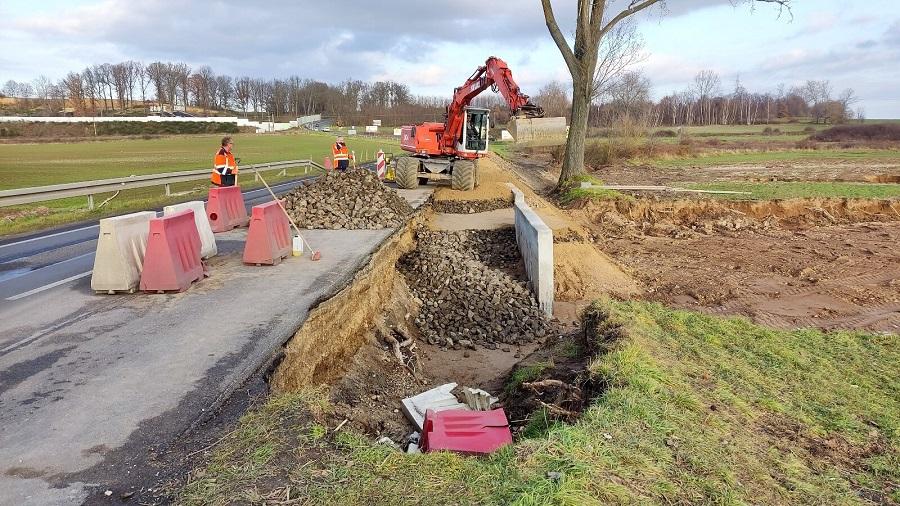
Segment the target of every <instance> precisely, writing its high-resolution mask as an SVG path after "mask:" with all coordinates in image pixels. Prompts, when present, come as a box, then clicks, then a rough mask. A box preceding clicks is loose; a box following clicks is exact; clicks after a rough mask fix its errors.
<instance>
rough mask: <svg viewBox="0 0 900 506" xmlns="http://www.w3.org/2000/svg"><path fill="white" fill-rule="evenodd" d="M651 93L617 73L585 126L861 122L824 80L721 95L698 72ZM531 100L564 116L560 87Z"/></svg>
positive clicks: (633, 77) (713, 77) (637, 79)
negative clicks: (677, 87)
mask: <svg viewBox="0 0 900 506" xmlns="http://www.w3.org/2000/svg"><path fill="white" fill-rule="evenodd" d="M651 88H652V83H651V81H650V79H649V78H648V77H647V76H646V75H644V73H643V72H642V71H640V70H632V71H624V72H622V73H620V74H619V75H618V76H617V77H616V78H615V79H612V80H611V81H610V82H609V84H608V85H607V86H605V87H604V88H603V90H602V92H600V93H597V94H596V95H595V96H594V97H593V100H592V102H591V107H590V113H589V119H588V124H589V125H590V126H592V127H610V126H615V125H620V124H623V123H630V124H640V125H644V126H648V127H661V126H671V127H678V126H704V125H752V124H763V123H771V122H773V121H796V120H807V119H808V120H811V121H813V122H815V123H835V124H837V123H845V122H847V121H850V120H864V119H865V111H864V110H863V109H861V108H859V109H856V110H854V109H853V106H854V104H856V103H857V101H858V99H857V97H856V94H855V93H854V91H853V90H852V89H849V88H848V89H845V90H843V91H841V92H840V93H837V94H836V93H835V92H834V89H833V86H832V85H831V83H830V82H829V81H827V80H809V81H806V82H805V83H803V84H800V85H796V86H790V87H788V86H786V85H784V84H779V85H778V86H777V87H776V88H775V90H773V91H766V92H755V91H750V90H748V89H747V88H746V87H745V86H744V85H743V84H742V82H741V80H740V77H738V78H736V79H735V82H734V85H733V87H732V88H731V89H730V90H727V91H726V90H725V89H724V88H723V85H722V79H721V77H720V76H719V75H718V74H717V73H715V72H713V71H711V70H703V71H701V72H699V73H698V74H697V75H696V76H695V77H694V79H693V81H692V83H691V84H690V85H689V86H688V87H687V88H686V89H684V90H682V91H676V92H672V93H669V94H668V95H666V96H664V97H662V98H661V99H659V100H653V98H652V96H651ZM536 101H537V103H539V104H541V105H542V106H543V107H544V110H545V111H546V112H547V113H548V115H551V116H555V115H562V114H566V113H567V112H568V111H569V108H570V102H569V98H568V93H567V89H566V86H564V85H563V84H562V83H559V82H553V83H549V84H547V85H546V86H544V87H543V88H541V90H540V92H539V93H538V95H537V97H536Z"/></svg>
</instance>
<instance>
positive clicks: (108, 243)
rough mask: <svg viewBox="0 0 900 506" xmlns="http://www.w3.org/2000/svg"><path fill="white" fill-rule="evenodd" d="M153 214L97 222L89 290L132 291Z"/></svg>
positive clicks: (139, 276) (145, 248) (145, 246)
mask: <svg viewBox="0 0 900 506" xmlns="http://www.w3.org/2000/svg"><path fill="white" fill-rule="evenodd" d="M154 218H156V213H155V212H153V211H144V212H140V213H133V214H126V215H124V216H116V217H114V218H104V219H102V220H100V235H99V237H98V238H97V254H96V256H95V257H94V271H93V273H92V274H91V288H92V289H93V290H94V291H97V292H107V293H115V292H129V293H130V292H134V291H135V290H136V289H137V287H138V284H139V283H140V281H141V271H142V269H143V266H144V255H145V253H146V251H147V238H148V237H149V235H150V220H152V219H154Z"/></svg>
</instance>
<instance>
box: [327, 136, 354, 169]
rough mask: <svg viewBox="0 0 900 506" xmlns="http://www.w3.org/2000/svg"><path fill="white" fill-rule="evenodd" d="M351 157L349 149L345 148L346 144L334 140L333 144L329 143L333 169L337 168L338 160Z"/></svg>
mask: <svg viewBox="0 0 900 506" xmlns="http://www.w3.org/2000/svg"><path fill="white" fill-rule="evenodd" d="M352 158H353V156H352V155H350V149H349V148H347V145H346V144H344V145H343V146H342V145H340V144H338V143H336V142H335V143H334V144H332V145H331V159H332V165H334V168H335V169H336V168H338V162H339V161H341V160H351V159H352Z"/></svg>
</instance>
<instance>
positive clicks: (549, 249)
mask: <svg viewBox="0 0 900 506" xmlns="http://www.w3.org/2000/svg"><path fill="white" fill-rule="evenodd" d="M509 187H510V189H511V190H512V192H513V209H514V212H515V223H516V243H518V245H519V252H520V253H521V254H522V260H523V261H524V263H525V271H526V273H527V274H528V281H529V285H530V288H531V291H532V293H534V296H535V298H536V299H537V302H538V304H539V305H540V306H541V309H542V310H543V311H544V313H546V314H547V315H551V314H553V297H554V295H555V291H554V288H553V230H551V229H550V227H548V226H547V224H546V223H544V221H543V220H541V217H540V216H538V215H537V213H535V212H534V210H533V209H531V206H529V205H528V204H527V203H526V202H525V195H524V194H523V193H522V191H521V190H519V189H518V188H516V187H515V186H513V185H509Z"/></svg>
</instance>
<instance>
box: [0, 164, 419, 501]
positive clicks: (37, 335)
mask: <svg viewBox="0 0 900 506" xmlns="http://www.w3.org/2000/svg"><path fill="white" fill-rule="evenodd" d="M292 184H294V185H297V184H299V183H297V182H295V183H292ZM290 187H291V185H290V184H281V185H278V187H277V190H278V191H287V190H288V189H290ZM264 191H265V190H263V191H259V190H255V191H253V192H247V193H246V194H245V198H246V200H247V203H248V205H253V204H255V203H258V202H261V201H263V200H265V199H267V198H268V197H267V196H266V195H265V194H263V192H264ZM401 193H402V194H403V195H404V197H406V198H407V199H408V200H410V201H411V202H413V204H414V205H415V206H418V205H421V204H422V203H423V202H424V201H425V199H427V197H428V195H429V193H430V192H429V191H428V190H427V189H424V190H404V191H401ZM97 233H98V231H97V226H96V224H86V225H80V226H73V227H72V228H70V229H68V230H57V231H54V232H52V233H48V234H43V235H35V236H32V237H24V238H18V239H16V240H14V241H9V242H6V243H2V244H0V259H2V260H0V262H2V264H0V265H2V266H3V271H2V276H3V277H2V281H0V289H2V290H3V292H2V294H3V297H2V298H0V505H6V504H16V505H23V504H24V505H31V504H34V505H45V504H51V505H55V504H67V505H69V504H71V505H76V504H81V503H82V502H84V501H85V500H87V499H89V498H91V497H95V496H96V497H100V498H101V500H102V501H103V503H108V501H106V500H105V499H107V498H106V496H105V494H104V491H105V490H111V491H112V492H111V493H112V494H113V495H112V496H111V497H112V500H113V502H116V503H121V502H122V501H124V500H126V499H122V498H124V497H125V495H123V494H124V493H126V492H127V493H129V494H136V495H134V496H133V498H132V499H127V501H129V502H132V503H137V504H139V503H142V502H143V501H144V498H143V496H142V494H146V493H147V490H146V489H144V488H143V486H139V487H138V488H137V489H135V488H133V486H134V484H135V483H139V484H140V483H147V480H151V481H152V480H153V479H154V478H153V477H154V476H159V472H160V467H159V466H165V463H164V462H162V461H160V459H159V451H163V452H165V451H169V452H171V451H173V450H171V448H172V445H176V444H181V443H179V441H183V440H184V438H186V437H189V435H190V434H193V433H194V432H195V429H194V428H195V427H197V425H198V424H201V423H206V422H204V421H203V420H209V419H211V418H213V419H214V418H215V416H214V413H217V412H218V411H219V410H220V408H221V407H222V406H223V404H225V403H227V402H228V401H229V399H232V398H233V395H234V394H235V392H240V391H243V390H244V389H246V388H245V387H246V385H247V382H248V380H250V379H251V378H253V377H257V376H259V375H260V374H262V373H261V371H263V370H264V369H265V367H266V366H267V364H270V363H271V361H272V360H273V359H274V358H275V357H276V356H277V353H278V351H279V350H280V349H281V346H282V345H283V344H284V343H285V342H287V341H288V340H289V339H290V338H291V337H292V336H293V335H294V333H295V332H296V331H297V330H298V329H299V328H300V326H301V325H302V324H303V321H305V319H306V317H307V315H308V312H309V310H310V309H311V308H312V307H313V306H314V304H316V303H317V301H320V300H324V299H326V298H328V297H330V296H331V295H333V294H334V293H336V292H337V291H338V290H340V289H341V288H343V287H344V286H346V284H347V283H348V282H349V281H350V280H351V279H352V278H353V276H354V275H355V273H356V272H357V271H358V270H359V269H360V268H362V267H363V266H364V265H366V262H367V261H368V258H369V256H370V255H371V254H372V252H373V251H374V250H375V249H376V248H377V247H378V246H379V244H381V243H382V242H383V241H384V240H385V239H386V238H388V237H389V236H390V234H391V233H392V230H310V231H306V232H305V233H304V236H305V237H306V239H307V240H308V241H309V242H310V243H311V244H313V245H314V246H315V247H316V249H318V250H320V251H321V252H322V259H321V261H317V262H312V261H310V260H309V258H308V257H303V258H299V257H292V258H289V259H287V260H285V261H284V262H282V263H281V264H280V265H277V266H262V267H255V266H247V265H244V264H243V263H242V261H241V253H242V250H243V245H244V241H245V239H246V233H247V231H246V229H239V230H233V231H230V232H226V233H223V234H216V242H217V245H218V248H219V254H218V255H217V256H216V257H213V258H212V259H210V260H209V262H208V266H209V272H210V277H209V278H206V279H203V280H201V281H199V282H198V283H196V284H195V285H193V286H191V288H190V289H189V290H187V291H185V292H184V293H177V294H143V293H135V294H116V295H97V294H94V293H93V291H92V290H91V289H90V277H89V275H90V270H91V269H92V266H93V255H94V247H95V243H96V235H97ZM79 276H80V277H79ZM204 446H205V445H204ZM166 448H169V449H168V450H166ZM201 448H202V446H201ZM197 449H198V448H190V449H188V450H186V451H187V452H188V453H190V452H194V451H196V450H197ZM142 477H143V478H142ZM129 497H131V496H129ZM91 502H96V501H91Z"/></svg>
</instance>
